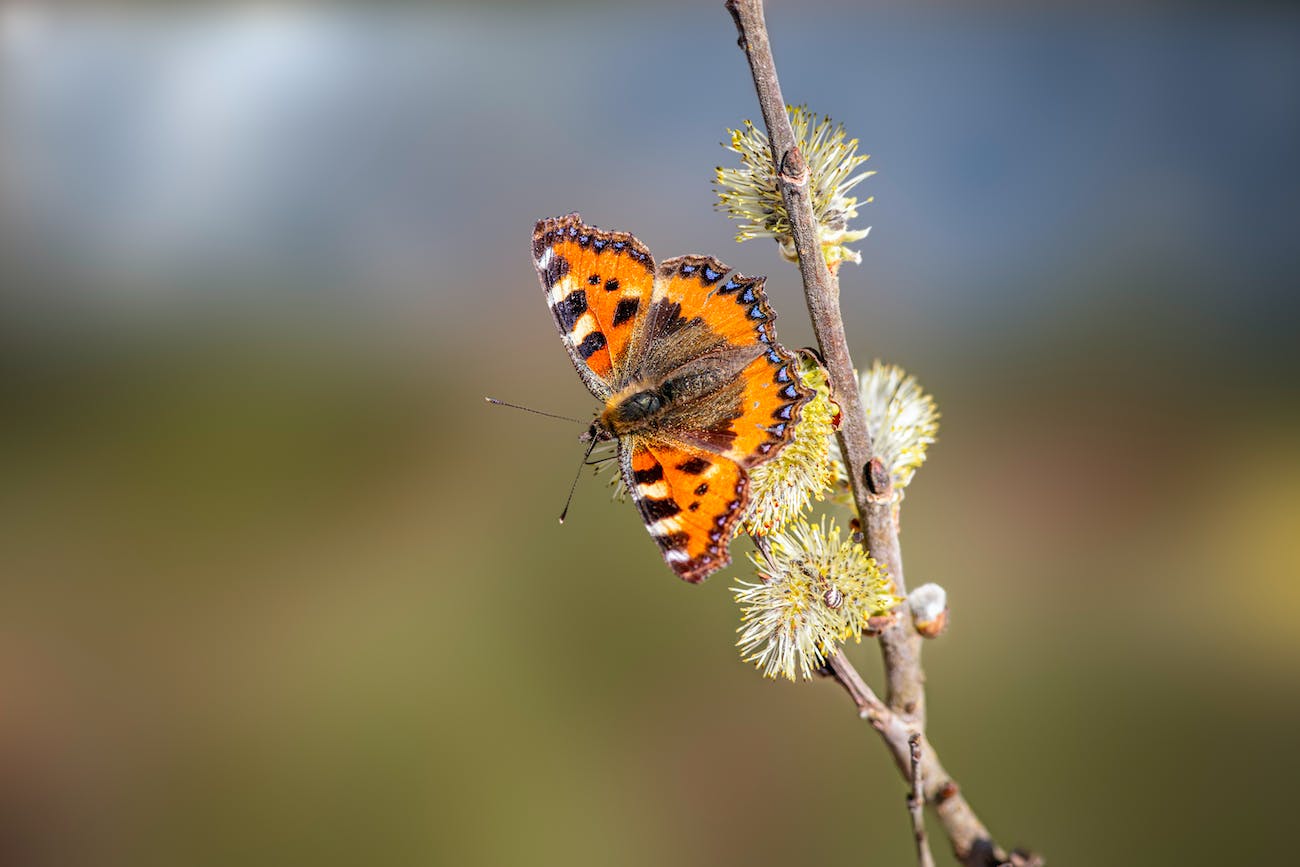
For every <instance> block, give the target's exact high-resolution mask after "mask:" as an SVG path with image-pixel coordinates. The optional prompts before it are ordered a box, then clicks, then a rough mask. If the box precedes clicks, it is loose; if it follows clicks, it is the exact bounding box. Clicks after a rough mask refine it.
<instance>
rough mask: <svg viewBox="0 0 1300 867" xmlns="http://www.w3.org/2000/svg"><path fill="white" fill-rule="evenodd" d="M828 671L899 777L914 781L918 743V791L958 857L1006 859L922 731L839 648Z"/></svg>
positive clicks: (969, 862) (989, 866)
mask: <svg viewBox="0 0 1300 867" xmlns="http://www.w3.org/2000/svg"><path fill="white" fill-rule="evenodd" d="M827 668H828V669H829V671H830V675H831V676H832V677H834V678H835V680H836V682H838V683H839V685H840V686H842V687H844V691H845V692H847V693H848V694H849V698H851V699H853V703H854V705H856V706H857V709H858V716H860V717H862V718H863V719H864V720H866V721H867V722H868V723H869V724H870V725H871V727H872V728H873V729H875V730H876V733H877V734H879V735H880V738H881V740H883V741H884V743H885V746H886V747H888V748H889V753H890V755H891V756H893V758H894V764H895V765H897V766H898V770H899V773H901V774H902V775H903V778H904V779H907V780H909V781H910V780H914V771H913V765H912V739H913V738H916V744H917V748H918V757H917V767H916V771H917V772H919V774H920V777H921V787H920V789H921V794H922V797H923V798H924V800H925V802H926V803H929V804H932V805H933V806H934V810H935V813H936V815H938V817H939V821H940V822H941V823H942V824H943V828H944V831H945V832H946V833H947V835H948V842H949V843H950V844H951V846H952V851H953V854H955V855H956V856H957V860H958V861H960V862H961V863H962V864H964V865H966V867H998V865H1002V864H1005V863H1006V862H1007V854H1006V852H1005V850H1003V849H1002V848H1001V847H1000V846H998V845H997V843H995V842H994V841H993V837H992V836H991V835H990V834H989V830H988V828H986V827H985V826H984V823H983V822H981V821H980V820H979V817H978V816H977V815H975V811H974V809H972V808H971V805H970V804H969V803H968V802H967V800H966V797H965V796H964V795H963V794H962V793H961V789H960V787H958V785H957V783H956V781H955V780H953V778H952V777H950V776H949V775H948V771H947V770H946V769H945V768H944V766H943V764H942V763H941V762H940V761H939V755H938V753H936V752H935V750H934V747H933V746H931V744H930V742H929V741H928V740H927V739H926V737H925V734H924V733H923V732H919V731H917V730H916V729H914V728H912V727H911V725H909V724H908V722H907V721H906V720H905V719H904V718H903V717H901V716H899V715H898V714H896V713H894V712H893V711H891V710H890V709H889V706H888V705H886V704H885V703H884V702H883V701H881V700H880V699H879V698H877V697H876V694H875V693H874V692H872V690H871V687H870V686H868V685H867V682H866V681H865V680H863V679H862V675H860V674H858V670H857V669H856V668H854V667H853V664H852V663H851V662H849V660H848V657H846V656H845V655H844V653H843V652H840V653H836V654H833V655H832V656H831V657H830V659H829V660H827Z"/></svg>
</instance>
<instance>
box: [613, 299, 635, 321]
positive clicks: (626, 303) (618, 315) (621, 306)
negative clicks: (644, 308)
mask: <svg viewBox="0 0 1300 867" xmlns="http://www.w3.org/2000/svg"><path fill="white" fill-rule="evenodd" d="M640 307H641V299H640V298H624V299H623V300H621V301H619V302H618V304H617V305H615V306H614V325H622V324H623V323H624V322H627V321H628V320H629V319H633V318H635V316H636V312H637V310H638V309H640Z"/></svg>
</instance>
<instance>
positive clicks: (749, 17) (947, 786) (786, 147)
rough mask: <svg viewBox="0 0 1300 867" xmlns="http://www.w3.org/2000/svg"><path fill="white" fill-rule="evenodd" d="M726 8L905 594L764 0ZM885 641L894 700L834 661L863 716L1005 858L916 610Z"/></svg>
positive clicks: (847, 447) (889, 490) (858, 496)
mask: <svg viewBox="0 0 1300 867" xmlns="http://www.w3.org/2000/svg"><path fill="white" fill-rule="evenodd" d="M725 5H726V8H727V10H728V11H729V12H730V13H731V16H732V18H733V19H734V20H735V23H736V30H737V31H738V33H739V35H740V39H739V44H740V47H741V49H742V50H743V51H744V52H745V58H746V59H747V60H748V61H749V67H750V71H751V72H752V73H753V78H754V87H755V90H756V91H757V92H758V102H759V108H760V109H761V111H762V114H763V121H764V123H765V125H766V127H767V134H768V140H769V142H770V143H771V145H772V161H773V162H772V164H773V166H775V167H776V169H777V171H776V177H777V185H778V187H779V188H780V191H781V196H782V199H783V200H784V202H785V206H786V210H787V212H788V214H789V217H790V224H791V233H792V235H793V238H794V245H795V250H796V252H797V253H798V255H799V272H800V276H801V277H802V279H803V285H804V297H805V298H806V300H807V303H808V314H809V317H810V318H811V320H812V326H813V331H814V333H815V334H816V337H817V343H818V346H819V348H820V349H821V353H822V357H823V359H824V360H825V363H826V369H827V373H828V376H829V378H830V381H831V387H832V388H833V389H834V391H835V399H836V401H838V402H839V404H840V407H841V409H842V410H843V423H842V425H841V427H840V430H839V432H838V438H839V443H840V448H841V450H842V452H843V454H844V458H845V464H846V466H847V467H849V480H850V484H851V486H852V490H853V499H854V502H855V504H856V506H857V510H858V515H859V517H860V518H861V520H862V522H863V525H864V527H865V530H866V533H865V540H864V541H865V544H866V546H867V550H868V551H869V553H870V554H871V556H872V557H874V558H875V559H876V561H877V562H878V563H880V564H881V565H882V566H884V567H885V569H886V571H887V572H888V574H889V575H890V577H891V578H892V579H893V581H894V584H895V586H896V589H897V592H898V593H899V595H905V594H906V592H907V586H906V583H905V582H904V580H903V563H902V556H901V554H900V552H899V545H898V532H897V528H896V526H895V525H894V519H893V514H892V508H891V502H892V499H893V485H892V482H891V479H890V475H889V472H888V471H887V470H886V469H885V467H884V465H883V464H882V463H881V462H880V460H879V459H878V458H876V459H873V457H872V449H871V436H870V433H869V432H868V430H867V423H866V413H865V412H864V411H863V408H862V401H861V395H860V394H859V391H858V382H857V376H856V373H855V369H854V366H853V359H852V357H851V355H850V354H849V349H848V339H847V337H846V335H845V332H844V321H843V319H842V317H841V315H840V306H839V281H838V279H837V278H836V276H835V275H834V274H832V273H831V271H830V270H829V269H828V268H827V266H826V259H825V256H824V255H823V253H822V249H821V244H820V242H819V240H818V234H817V224H816V220H815V219H814V216H813V212H812V202H811V199H810V197H809V175H808V166H807V163H806V161H805V159H804V156H803V154H802V153H800V151H799V148H798V143H797V141H796V139H795V135H794V130H793V128H792V127H791V125H790V117H789V114H788V113H787V110H786V103H785V98H784V97H783V96H782V95H781V84H780V81H779V80H778V78H777V74H776V63H775V60H774V59H773V57H772V46H771V43H770V42H769V41H768V35H767V24H766V22H765V20H764V15H763V4H762V0H727V2H726V4H725ZM880 645H881V651H882V655H883V657H884V663H885V684H886V692H885V703H882V702H881V701H880V699H878V698H877V697H876V696H875V693H873V692H872V691H871V689H870V687H868V686H867V685H866V683H865V682H864V681H863V680H862V678H861V676H860V675H859V674H858V673H857V671H856V670H855V669H854V668H853V666H852V665H851V664H849V662H848V660H847V659H846V658H845V655H844V653H843V652H840V653H835V654H833V655H832V656H831V658H830V659H829V660H828V663H829V664H828V668H829V669H830V671H831V674H832V675H833V676H834V677H835V678H836V680H837V681H839V683H840V685H841V686H843V687H844V689H845V690H847V691H848V693H849V695H850V697H852V698H853V701H854V703H855V705H856V706H857V707H858V710H859V713H860V714H861V716H862V717H863V718H864V719H867V720H868V721H869V722H870V723H871V724H872V727H873V728H875V729H876V730H877V731H878V732H880V734H881V736H882V737H883V738H884V740H885V742H886V744H888V746H889V747H890V751H891V753H892V754H893V755H894V759H895V762H896V763H897V764H898V767H899V770H900V771H901V772H902V773H903V776H904V778H905V779H908V778H910V776H911V771H912V767H911V766H912V758H911V746H910V744H909V743H908V738H909V737H910V736H911V735H912V734H913V733H916V734H918V735H919V740H918V744H920V745H921V746H923V751H922V753H921V755H920V757H919V761H918V770H919V771H920V772H921V773H922V776H923V779H924V781H925V786H924V787H923V789H922V794H923V795H924V796H925V799H926V800H928V801H929V802H930V803H932V804H934V805H935V812H936V813H937V814H938V816H939V819H940V821H941V822H942V823H943V826H944V830H945V831H946V832H947V834H948V838H949V841H950V842H951V844H952V848H953V851H954V852H955V853H956V855H957V858H958V859H959V860H960V861H961V862H962V863H963V864H965V865H968V867H975V865H996V864H1001V863H1003V862H1004V861H1005V860H1006V856H1005V853H1004V851H1003V850H1002V849H1001V848H999V847H998V846H997V844H996V843H994V842H993V840H992V837H991V836H990V835H989V832H988V829H987V828H985V827H984V824H983V823H982V822H980V820H979V818H978V817H977V816H976V815H975V812H974V811H973V810H972V809H971V808H970V805H969V804H968V803H967V802H966V799H965V798H964V797H963V796H962V795H961V793H960V791H959V790H958V788H957V785H956V783H954V782H953V781H952V780H951V778H950V777H949V776H948V774H947V772H946V771H945V770H944V769H943V766H942V765H941V764H940V763H939V759H938V755H937V754H936V752H935V751H934V749H933V748H932V747H931V746H930V745H929V744H928V743H927V742H926V741H925V738H924V735H923V734H921V732H922V731H923V730H924V727H925V686H924V684H925V672H924V671H923V670H922V668H921V650H920V645H921V638H920V636H919V635H918V634H917V632H916V630H915V628H914V626H913V623H912V614H911V611H910V609H909V608H908V606H906V605H904V606H901V607H900V608H899V609H898V617H897V619H896V621H895V622H894V624H893V625H891V626H889V627H887V628H886V629H885V630H884V631H883V632H882V633H881V635H880Z"/></svg>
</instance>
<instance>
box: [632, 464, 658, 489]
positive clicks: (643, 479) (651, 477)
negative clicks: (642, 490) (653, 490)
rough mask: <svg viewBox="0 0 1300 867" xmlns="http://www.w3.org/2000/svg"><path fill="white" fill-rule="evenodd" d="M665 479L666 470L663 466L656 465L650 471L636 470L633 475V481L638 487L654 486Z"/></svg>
mask: <svg viewBox="0 0 1300 867" xmlns="http://www.w3.org/2000/svg"><path fill="white" fill-rule="evenodd" d="M663 477H664V468H663V465H662V464H655V465H654V466H653V467H651V468H650V469H648V470H636V471H634V472H633V473H632V479H633V481H635V482H636V483H637V484H638V485H653V484H654V483H655V482H658V481H660V480H661V479H663Z"/></svg>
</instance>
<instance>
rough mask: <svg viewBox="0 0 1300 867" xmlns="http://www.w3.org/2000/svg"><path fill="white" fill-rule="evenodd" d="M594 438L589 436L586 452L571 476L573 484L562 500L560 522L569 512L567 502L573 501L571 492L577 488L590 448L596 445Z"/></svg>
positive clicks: (562, 521)
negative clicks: (566, 496) (567, 495)
mask: <svg viewBox="0 0 1300 867" xmlns="http://www.w3.org/2000/svg"><path fill="white" fill-rule="evenodd" d="M596 442H597V440H596V438H595V437H592V438H591V444H590V445H589V446H587V453H586V454H585V455H583V456H582V463H580V464H578V472H577V473H576V474H575V475H574V477H573V484H572V485H570V486H569V497H568V499H566V500H565V501H564V511H562V512H560V523H561V524H563V523H564V518H565V516H566V515H568V514H569V504H570V503H572V502H573V492H574V491H576V490H577V489H578V479H580V478H582V468H583V467H585V466H587V460H588V459H589V458H590V457H591V450H592V449H594V448H595V447H596Z"/></svg>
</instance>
